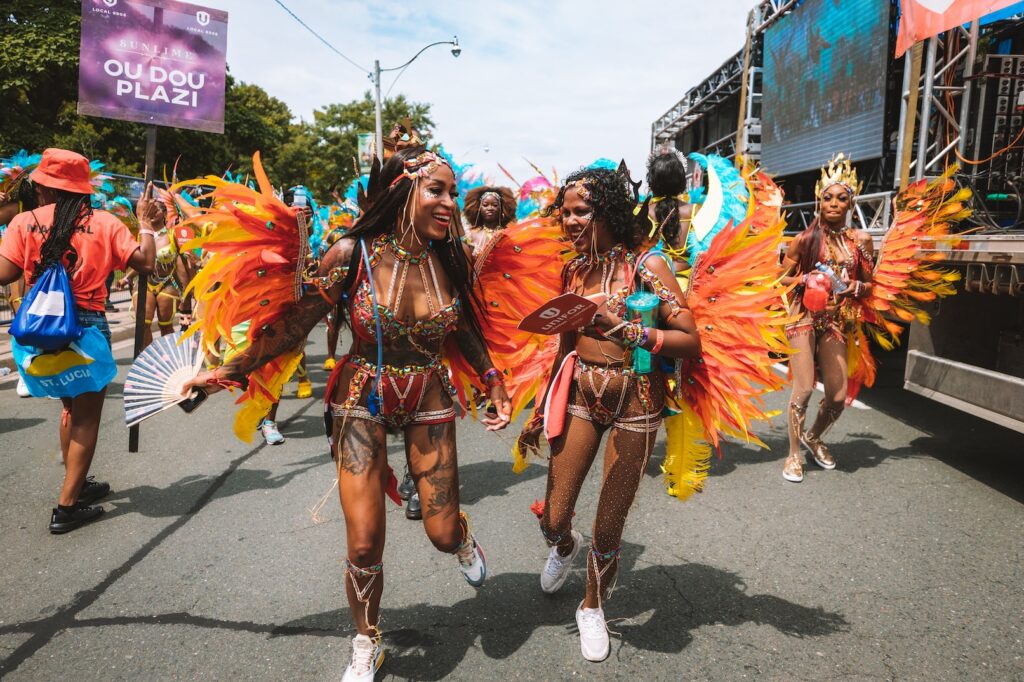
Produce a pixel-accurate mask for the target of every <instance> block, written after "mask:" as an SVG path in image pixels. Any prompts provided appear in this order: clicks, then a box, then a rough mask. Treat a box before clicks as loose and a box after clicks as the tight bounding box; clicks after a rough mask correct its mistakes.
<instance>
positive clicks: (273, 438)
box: [260, 419, 284, 445]
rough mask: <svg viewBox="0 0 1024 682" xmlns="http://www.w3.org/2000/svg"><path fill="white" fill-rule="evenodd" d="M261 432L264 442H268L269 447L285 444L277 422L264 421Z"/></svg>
mask: <svg viewBox="0 0 1024 682" xmlns="http://www.w3.org/2000/svg"><path fill="white" fill-rule="evenodd" d="M260 431H261V432H262V433H263V440H265V441H267V445H280V444H281V443H283V442H284V436H282V435H281V432H280V431H278V430H277V422H272V421H270V420H269V419H264V420H263V423H262V424H260Z"/></svg>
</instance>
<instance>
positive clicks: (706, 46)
mask: <svg viewBox="0 0 1024 682" xmlns="http://www.w3.org/2000/svg"><path fill="white" fill-rule="evenodd" d="M284 2H285V4H286V5H288V7H289V8H291V10H292V11H293V12H295V13H296V14H297V15H298V16H299V17H301V18H302V19H303V20H304V21H306V23H308V24H309V25H310V26H312V27H313V28H314V29H316V30H317V31H318V32H319V33H320V34H321V35H323V36H324V37H325V38H327V40H329V41H330V42H331V43H332V44H333V45H334V46H335V47H337V48H338V49H340V50H341V51H342V52H344V53H345V54H346V55H348V56H349V57H350V58H351V59H353V60H354V61H356V62H357V63H359V64H360V65H363V66H365V67H366V68H368V69H369V68H372V66H373V60H374V59H375V58H376V59H380V61H381V66H382V67H391V66H397V65H400V64H401V63H403V62H405V61H406V60H407V59H408V58H409V57H411V56H412V55H413V54H415V53H416V51H417V50H419V49H420V48H421V47H422V46H424V45H426V44H428V43H431V42H434V41H438V40H450V39H451V37H452V35H456V34H457V35H458V37H459V42H460V43H461V45H462V48H463V51H462V55H461V56H460V57H459V58H458V59H455V58H453V57H452V55H451V53H450V52H448V50H447V49H445V48H442V47H435V48H433V49H431V50H428V51H427V52H425V53H424V54H423V55H422V56H421V57H420V58H419V59H418V60H417V61H416V62H415V63H414V64H413V65H412V66H410V67H409V68H408V69H407V70H406V72H405V73H404V74H403V75H402V77H401V79H400V80H398V81H397V83H396V84H395V85H394V87H393V89H392V94H397V93H399V92H401V93H403V94H405V95H406V96H407V97H409V98H411V99H413V100H417V101H426V102H430V103H431V104H432V105H433V115H434V120H435V122H436V124H437V126H436V129H435V139H436V140H437V141H440V142H443V143H444V144H445V146H446V148H448V150H449V151H451V152H452V153H453V154H454V155H455V158H456V160H457V161H459V162H460V163H466V162H472V163H476V164H478V165H479V166H480V167H481V168H483V169H484V170H485V172H487V173H488V174H490V175H492V176H493V177H495V178H496V179H497V178H499V177H500V171H498V169H497V165H496V164H497V163H501V164H502V165H504V166H505V167H506V168H508V169H509V170H510V171H511V172H512V173H513V175H516V176H517V177H518V178H519V179H520V180H523V179H525V177H528V176H529V175H531V174H532V173H531V172H530V171H529V170H528V166H527V164H526V162H525V161H523V157H526V158H528V159H530V160H531V161H533V162H535V163H536V164H537V165H538V166H540V167H541V168H543V169H545V170H546V171H547V170H549V169H550V168H552V167H556V168H557V169H558V172H559V173H560V174H562V175H564V174H567V173H568V172H570V171H572V170H575V169H576V168H577V167H579V166H580V165H584V164H587V163H589V162H591V161H593V160H594V159H596V158H598V157H608V158H612V159H615V160H618V159H620V158H625V159H626V161H627V163H628V164H629V166H630V168H631V170H632V172H633V175H634V177H636V178H638V179H639V178H640V177H641V176H642V175H643V164H644V162H645V161H646V156H647V153H648V151H649V145H650V142H649V140H650V126H651V123H652V121H654V119H655V118H657V117H658V116H660V115H661V114H662V113H664V112H665V111H666V110H667V109H669V107H671V106H672V105H673V104H675V102H676V101H677V100H678V99H680V98H681V97H682V95H683V94H684V93H685V91H686V90H687V89H688V88H690V87H692V86H693V85H695V84H696V83H697V82H699V81H700V80H701V79H703V78H704V77H706V76H707V75H708V74H709V73H710V72H711V71H713V70H714V69H716V68H717V67H718V66H720V65H721V64H722V63H723V62H724V61H725V60H726V59H727V58H728V57H729V56H731V55H732V54H733V53H735V52H736V51H738V50H739V49H740V48H741V47H742V46H743V41H744V37H745V24H746V17H747V13H748V12H749V10H750V8H751V7H753V5H754V2H753V0H718V1H716V2H711V3H705V2H700V3H697V2H665V1H661V2H656V1H651V0H633V1H630V2H622V1H621V0H619V1H616V2H611V1H604V0H601V1H595V2H576V1H573V2H535V1H532V0H523V1H520V2H514V3H512V2H490V1H486V0H476V1H475V2H470V1H463V0H459V1H453V2H444V1H438V2H433V3H424V2H417V3H412V2H401V1H400V0H394V1H392V2H387V3H383V2H349V1H344V0H284ZM198 4H205V5H207V6H211V7H217V8H220V9H225V10H227V11H228V12H229V29H228V62H229V64H230V65H231V71H232V73H233V74H234V75H235V76H236V77H238V78H241V79H242V80H244V81H247V82H252V83H257V84H259V85H260V86H261V87H263V88H265V89H266V90H267V91H268V92H269V93H270V94H272V95H274V96H275V97H278V98H279V99H282V100H284V101H285V102H287V103H288V105H289V106H290V107H291V109H292V111H293V112H294V113H295V114H296V115H297V116H299V117H302V118H305V119H311V118H312V113H313V110H314V109H315V108H317V107H320V106H324V105H326V104H329V103H332V102H343V101H348V100H351V99H355V98H357V97H360V96H361V95H362V93H363V91H365V90H366V89H368V88H370V87H371V83H370V81H369V80H368V79H367V77H366V75H365V74H363V73H361V72H360V70H359V69H357V68H355V67H353V66H351V65H350V64H348V63H347V62H345V61H343V60H342V59H341V58H340V57H338V56H336V55H335V54H333V53H332V52H331V51H330V50H328V49H327V48H326V47H324V46H323V45H322V44H320V43H319V42H318V41H317V40H316V39H315V38H314V37H313V36H311V35H310V34H309V33H307V32H306V30H305V29H304V28H302V26H300V25H299V24H298V23H296V22H295V21H294V20H293V19H292V18H291V17H290V16H288V14H287V13H286V12H285V11H284V10H283V9H281V7H279V6H278V5H277V4H276V3H275V2H274V1H273V0H205V1H204V0H200V2H199V3H198ZM393 78H394V74H385V77H384V79H383V89H384V90H385V91H386V90H387V89H388V88H389V87H391V86H392V79H393ZM387 124H388V122H385V126H387ZM485 145H487V146H488V147H489V149H490V151H489V152H485V151H484V146H485ZM262 151H263V152H264V154H265V155H272V154H273V150H262Z"/></svg>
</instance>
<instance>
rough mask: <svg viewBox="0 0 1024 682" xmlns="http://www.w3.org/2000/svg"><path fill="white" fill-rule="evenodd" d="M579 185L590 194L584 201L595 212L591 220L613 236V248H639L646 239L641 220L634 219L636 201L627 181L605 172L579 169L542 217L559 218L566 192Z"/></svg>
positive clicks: (613, 173) (621, 176) (621, 174)
mask: <svg viewBox="0 0 1024 682" xmlns="http://www.w3.org/2000/svg"><path fill="white" fill-rule="evenodd" d="M577 182H581V183H582V184H583V186H584V187H586V188H587V190H588V191H589V192H590V198H589V199H588V200H586V201H587V203H588V204H590V207H591V208H593V209H594V220H595V221H596V220H603V221H604V224H605V225H607V226H608V229H609V230H610V231H611V233H612V238H613V239H614V240H615V243H616V244H622V245H623V246H625V247H626V248H627V249H635V248H637V247H638V246H640V245H641V244H642V243H643V241H644V238H645V237H646V234H645V230H644V224H643V220H646V216H641V218H643V220H638V219H637V216H635V215H633V209H634V208H635V207H636V199H635V197H634V196H633V194H632V192H631V191H630V183H629V178H628V177H627V176H626V175H624V174H623V173H620V172H618V171H613V170H611V169H608V168H581V169H580V170H578V171H576V172H575V173H572V174H571V175H570V176H569V177H567V178H566V179H565V184H564V185H562V187H561V188H560V189H559V190H558V196H557V197H555V200H554V201H553V202H551V204H550V205H549V206H547V207H546V208H545V209H544V210H543V211H542V212H541V214H542V215H544V216H545V217H547V216H552V215H553V216H555V217H559V216H560V215H561V212H562V204H563V202H564V201H565V191H566V190H567V189H569V187H571V186H572V185H573V184H574V183H577Z"/></svg>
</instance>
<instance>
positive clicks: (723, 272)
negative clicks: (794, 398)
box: [662, 157, 790, 500]
mask: <svg viewBox="0 0 1024 682" xmlns="http://www.w3.org/2000/svg"><path fill="white" fill-rule="evenodd" d="M715 158H716V157H711V158H710V159H708V161H709V163H708V167H709V168H715V167H717V166H719V165H720V164H717V163H716V162H715ZM736 177H741V178H742V182H743V183H744V194H746V195H747V196H749V197H750V200H749V201H748V202H747V205H746V207H745V213H746V216H745V218H744V219H743V220H742V222H739V223H733V222H732V221H731V220H730V221H729V222H728V223H727V224H726V225H725V226H724V227H723V228H721V229H720V230H719V231H718V232H717V233H716V234H715V235H714V236H713V238H712V239H711V242H710V244H709V246H708V248H707V250H705V251H703V252H698V253H697V254H694V255H695V265H694V267H693V269H692V271H691V273H690V282H689V290H688V291H687V294H686V303H687V306H688V307H689V308H690V312H691V313H692V315H693V318H694V321H695V322H696V325H697V330H698V332H699V333H700V338H701V351H702V352H701V357H700V358H697V359H689V360H684V361H682V362H681V363H680V366H679V370H680V371H679V374H678V375H677V379H676V385H675V387H674V391H673V395H674V397H675V398H676V401H677V408H678V409H679V410H680V414H679V415H676V416H673V417H669V418H668V419H667V420H666V430H667V434H668V438H667V442H666V446H665V463H664V464H663V466H662V470H663V471H664V473H665V480H666V483H667V485H668V492H669V494H670V495H672V496H674V497H677V498H679V499H681V500H685V499H686V498H687V497H689V496H690V495H691V494H692V493H694V492H699V491H700V490H702V489H703V485H704V479H705V477H706V476H707V470H708V464H709V462H710V458H711V453H712V446H713V447H714V448H715V449H717V448H719V447H720V444H721V439H722V437H723V436H724V437H728V438H734V439H737V440H743V441H746V442H750V443H755V444H757V445H760V446H762V447H766V446H765V444H764V443H763V442H761V440H760V439H759V438H757V437H756V436H755V435H754V434H753V433H752V432H751V428H752V426H753V425H754V424H755V423H756V422H759V421H765V420H768V419H770V418H771V417H772V416H774V413H771V412H768V411H767V410H766V408H765V405H764V403H763V401H762V396H763V395H765V394H766V393H769V392H771V391H776V390H779V389H781V388H782V387H783V386H784V380H783V379H782V377H780V376H779V375H777V374H776V373H775V372H774V371H773V369H772V365H773V364H775V363H776V362H778V361H779V358H782V357H785V356H786V355H788V354H789V353H790V347H789V343H788V341H787V339H786V334H785V325H786V324H787V323H788V322H789V316H788V314H787V312H786V310H785V308H784V307H783V306H782V304H781V297H782V294H784V293H785V291H786V289H785V287H783V286H782V284H781V272H780V269H779V260H778V258H779V252H780V248H781V244H782V232H783V229H784V228H785V225H786V223H785V219H784V218H783V217H782V215H781V210H780V207H781V190H779V188H778V186H776V185H775V183H774V182H772V181H771V179H770V178H769V177H768V176H767V175H765V174H764V173H762V172H760V171H758V170H756V169H755V168H754V167H752V166H749V165H748V166H745V167H744V168H743V171H742V175H740V174H739V173H737V176H736ZM731 181H732V182H735V181H736V180H735V179H732V180H731ZM723 210H724V209H723Z"/></svg>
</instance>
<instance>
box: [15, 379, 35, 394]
mask: <svg viewBox="0 0 1024 682" xmlns="http://www.w3.org/2000/svg"><path fill="white" fill-rule="evenodd" d="M14 392H15V393H17V394H18V397H19V398H28V397H30V396H31V395H32V394H31V393H29V391H28V386H26V385H25V379H24V378H22V377H18V386H17V387H16V388H15V389H14Z"/></svg>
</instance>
